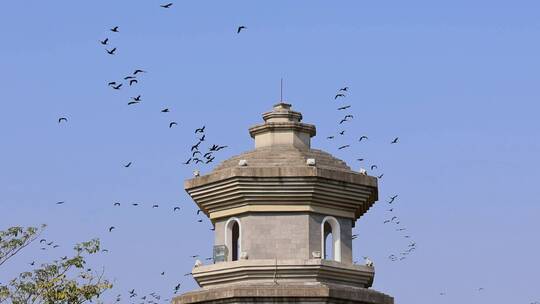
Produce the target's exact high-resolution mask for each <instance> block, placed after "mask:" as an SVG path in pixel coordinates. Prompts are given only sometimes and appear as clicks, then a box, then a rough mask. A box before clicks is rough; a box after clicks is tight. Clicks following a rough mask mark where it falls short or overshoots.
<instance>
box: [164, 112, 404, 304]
mask: <svg viewBox="0 0 540 304" xmlns="http://www.w3.org/2000/svg"><path fill="white" fill-rule="evenodd" d="M263 119H264V123H263V124H260V125H256V126H254V127H252V128H250V129H249V133H250V135H251V137H252V138H254V139H255V149H254V150H252V151H249V152H247V153H243V154H241V155H238V156H235V157H233V158H231V159H228V160H226V161H224V162H223V163H221V164H220V165H218V166H217V167H216V168H215V169H214V170H213V171H212V172H211V173H209V174H207V175H202V176H198V177H195V178H193V179H190V180H187V181H186V182H185V189H186V191H187V192H188V193H189V195H190V196H191V197H192V198H193V200H194V201H195V202H196V203H197V205H198V206H199V208H200V209H201V210H202V211H203V212H204V213H205V214H206V215H207V216H208V217H209V218H210V220H211V221H212V223H213V224H214V226H215V242H214V263H213V264H211V265H197V266H196V267H195V268H193V270H192V274H193V278H194V279H195V280H196V281H197V283H198V284H199V286H200V287H201V289H199V290H196V291H192V292H188V293H186V294H183V295H181V296H178V297H176V298H174V300H173V304H184V303H278V302H279V303H293V302H294V303H362V304H393V303H394V300H393V298H392V297H390V296H388V295H385V294H383V293H380V292H377V291H374V290H371V289H369V288H370V287H371V285H372V283H373V278H374V275H375V269H374V268H373V267H370V266H367V265H356V264H354V263H353V253H352V228H353V227H354V224H355V222H356V220H357V219H358V218H359V217H360V216H362V215H363V214H364V213H365V212H366V211H367V210H368V209H369V208H370V207H371V206H372V205H373V203H374V202H375V201H376V200H377V179H376V178H375V177H371V176H368V175H365V174H360V173H358V172H354V171H352V170H351V169H350V168H349V167H348V166H347V165H346V164H345V162H343V161H341V160H339V159H337V158H335V157H333V156H332V155H330V154H328V153H326V152H323V151H320V150H315V149H311V137H313V136H315V133H316V132H315V126H314V125H310V124H306V123H302V122H301V121H302V114H301V113H299V112H295V111H293V110H291V105H289V104H286V103H279V104H277V105H275V106H274V109H273V110H272V111H271V112H267V113H264V114H263Z"/></svg>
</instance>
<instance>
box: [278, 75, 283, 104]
mask: <svg viewBox="0 0 540 304" xmlns="http://www.w3.org/2000/svg"><path fill="white" fill-rule="evenodd" d="M279 102H283V78H281V86H280V93H279Z"/></svg>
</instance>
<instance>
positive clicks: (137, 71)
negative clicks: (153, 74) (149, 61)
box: [133, 69, 146, 75]
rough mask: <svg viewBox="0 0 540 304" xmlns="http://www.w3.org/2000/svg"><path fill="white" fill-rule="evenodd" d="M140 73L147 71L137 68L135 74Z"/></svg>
mask: <svg viewBox="0 0 540 304" xmlns="http://www.w3.org/2000/svg"><path fill="white" fill-rule="evenodd" d="M139 73H146V71H144V70H139V69H137V70H135V71H134V72H133V75H137V74H139Z"/></svg>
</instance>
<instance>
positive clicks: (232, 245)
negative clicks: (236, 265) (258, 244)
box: [225, 218, 242, 261]
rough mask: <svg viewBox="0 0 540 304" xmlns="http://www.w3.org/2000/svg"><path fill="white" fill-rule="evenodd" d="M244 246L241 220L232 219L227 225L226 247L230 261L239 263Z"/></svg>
mask: <svg viewBox="0 0 540 304" xmlns="http://www.w3.org/2000/svg"><path fill="white" fill-rule="evenodd" d="M241 244H242V227H241V225H240V220H239V219H237V218H230V219H229V220H228V221H227V223H226V224H225V245H226V246H227V251H228V258H227V260H228V261H238V260H239V258H240V252H241Z"/></svg>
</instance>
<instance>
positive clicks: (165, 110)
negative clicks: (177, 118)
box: [161, 108, 170, 113]
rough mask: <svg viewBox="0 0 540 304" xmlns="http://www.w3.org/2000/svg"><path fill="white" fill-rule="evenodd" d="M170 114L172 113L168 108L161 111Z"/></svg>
mask: <svg viewBox="0 0 540 304" xmlns="http://www.w3.org/2000/svg"><path fill="white" fill-rule="evenodd" d="M169 112H170V111H169V109H168V108H165V109H163V110H161V113H169Z"/></svg>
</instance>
